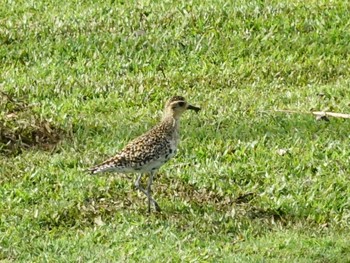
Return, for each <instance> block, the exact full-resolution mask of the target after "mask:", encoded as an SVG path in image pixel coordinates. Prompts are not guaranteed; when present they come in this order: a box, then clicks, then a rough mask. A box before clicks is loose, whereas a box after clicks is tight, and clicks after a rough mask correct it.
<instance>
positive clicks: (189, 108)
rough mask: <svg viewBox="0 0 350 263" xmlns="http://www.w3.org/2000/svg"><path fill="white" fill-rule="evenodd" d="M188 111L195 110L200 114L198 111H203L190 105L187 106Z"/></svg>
mask: <svg viewBox="0 0 350 263" xmlns="http://www.w3.org/2000/svg"><path fill="white" fill-rule="evenodd" d="M187 109H188V110H194V111H195V112H198V111H200V110H201V108H198V107H196V106H192V105H188V106H187Z"/></svg>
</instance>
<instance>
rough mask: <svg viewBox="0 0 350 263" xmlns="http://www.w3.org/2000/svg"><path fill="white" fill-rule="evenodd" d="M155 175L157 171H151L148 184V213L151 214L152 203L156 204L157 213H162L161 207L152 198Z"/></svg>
mask: <svg viewBox="0 0 350 263" xmlns="http://www.w3.org/2000/svg"><path fill="white" fill-rule="evenodd" d="M154 174H155V171H151V173H150V175H149V178H148V184H147V197H148V213H150V212H151V202H152V203H153V204H154V207H155V209H156V211H157V212H160V207H159V205H158V203H157V202H156V200H154V199H153V198H152V196H151V187H152V183H153V176H154Z"/></svg>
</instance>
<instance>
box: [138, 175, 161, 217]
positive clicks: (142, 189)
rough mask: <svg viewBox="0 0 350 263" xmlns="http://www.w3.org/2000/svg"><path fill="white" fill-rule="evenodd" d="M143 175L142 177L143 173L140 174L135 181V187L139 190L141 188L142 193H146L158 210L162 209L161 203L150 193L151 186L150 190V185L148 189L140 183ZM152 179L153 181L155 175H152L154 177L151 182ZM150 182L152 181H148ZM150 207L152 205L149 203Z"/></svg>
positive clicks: (149, 200)
mask: <svg viewBox="0 0 350 263" xmlns="http://www.w3.org/2000/svg"><path fill="white" fill-rule="evenodd" d="M141 177H142V174H140V175H139V176H138V177H137V179H136V181H135V187H136V189H137V190H140V191H141V192H142V193H144V194H145V195H146V196H147V198H148V202H152V203H153V204H154V206H155V208H156V211H160V207H159V205H158V204H157V202H156V201H155V200H154V199H153V198H152V197H151V195H150V194H149V193H150V190H151V188H150V187H149V190H148V187H147V191H146V190H145V189H144V188H143V187H142V186H141V184H140V180H141ZM152 181H153V176H152V179H151V184H152ZM148 183H150V181H148ZM148 207H150V205H148ZM148 210H150V208H148Z"/></svg>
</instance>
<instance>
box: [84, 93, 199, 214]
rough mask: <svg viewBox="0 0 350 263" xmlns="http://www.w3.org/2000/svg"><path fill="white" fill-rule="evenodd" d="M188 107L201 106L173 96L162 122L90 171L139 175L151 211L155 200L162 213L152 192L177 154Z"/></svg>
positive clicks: (166, 106) (138, 183) (195, 109)
mask: <svg viewBox="0 0 350 263" xmlns="http://www.w3.org/2000/svg"><path fill="white" fill-rule="evenodd" d="M187 110H193V111H195V112H198V111H200V108H199V107H197V106H193V105H191V104H189V103H188V102H187V101H186V99H185V98H184V97H182V96H174V97H172V98H170V99H169V100H168V101H167V102H166V104H165V107H164V112H163V117H162V119H161V121H160V122H159V123H158V124H156V125H155V126H154V127H153V128H151V129H150V130H149V131H147V132H146V133H144V134H142V135H141V136H139V137H137V138H135V139H134V140H132V141H130V142H129V143H128V144H127V145H126V146H125V147H124V148H123V149H122V150H120V151H119V152H118V153H117V154H116V155H114V156H113V157H111V158H109V159H107V160H105V161H104V162H102V163H101V164H98V165H96V166H94V167H92V168H90V169H88V172H90V174H92V175H95V174H98V173H104V172H117V173H135V174H137V179H136V181H135V183H134V185H135V187H136V189H137V190H139V191H141V192H142V193H144V194H145V195H146V196H147V199H148V213H150V212H151V203H152V204H153V205H154V207H155V210H156V211H157V212H160V211H161V209H160V207H159V205H158V203H157V202H156V200H154V198H153V197H152V195H151V187H152V183H153V178H154V175H155V174H156V173H157V171H158V169H159V168H160V167H161V166H162V165H163V164H165V163H166V162H167V161H169V160H170V159H171V158H172V157H174V156H175V154H176V152H177V148H178V144H179V141H180V134H179V133H180V117H181V115H182V114H183V113H184V112H185V111H187ZM145 174H148V183H147V188H146V189H145V188H143V187H142V185H141V183H140V180H141V177H142V176H143V175H145Z"/></svg>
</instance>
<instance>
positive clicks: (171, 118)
mask: <svg viewBox="0 0 350 263" xmlns="http://www.w3.org/2000/svg"><path fill="white" fill-rule="evenodd" d="M162 121H163V122H165V123H168V124H169V125H170V126H171V127H173V128H175V130H176V131H178V130H179V129H180V116H176V115H174V114H164V116H163V120H162Z"/></svg>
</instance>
